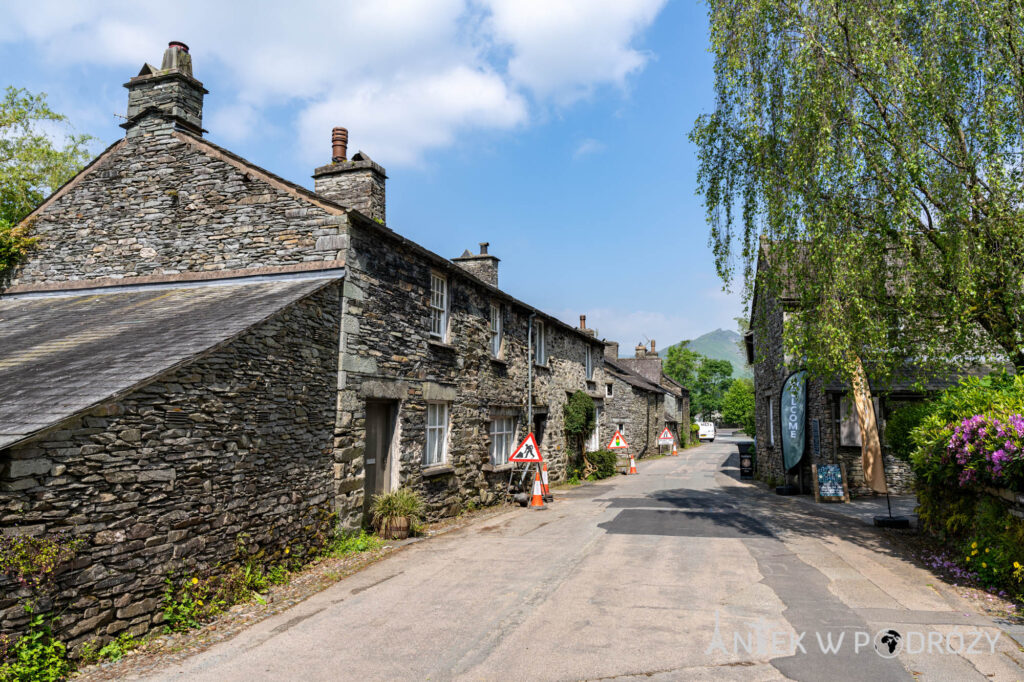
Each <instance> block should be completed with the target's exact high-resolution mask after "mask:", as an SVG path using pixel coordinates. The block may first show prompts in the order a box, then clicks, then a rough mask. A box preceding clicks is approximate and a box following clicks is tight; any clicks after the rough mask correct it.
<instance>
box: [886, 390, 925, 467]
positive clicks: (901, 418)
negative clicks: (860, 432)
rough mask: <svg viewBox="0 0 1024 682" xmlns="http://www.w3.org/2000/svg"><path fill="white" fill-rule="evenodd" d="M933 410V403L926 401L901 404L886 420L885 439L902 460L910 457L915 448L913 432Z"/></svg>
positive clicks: (896, 455)
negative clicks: (912, 437)
mask: <svg viewBox="0 0 1024 682" xmlns="http://www.w3.org/2000/svg"><path fill="white" fill-rule="evenodd" d="M929 412H931V405H930V404H929V403H925V402H919V403H906V404H904V405H900V406H899V407H897V408H896V409H895V410H893V413H892V414H891V415H889V418H888V419H886V421H885V440H886V443H887V444H888V445H889V448H890V449H891V450H892V454H893V455H894V456H895V457H898V458H899V459H902V460H908V459H910V453H911V452H913V450H914V442H913V440H912V439H911V437H910V436H911V432H912V431H913V430H914V429H916V428H917V427H918V426H919V425H920V424H921V422H922V421H923V420H924V418H925V417H926V416H928V414H929Z"/></svg>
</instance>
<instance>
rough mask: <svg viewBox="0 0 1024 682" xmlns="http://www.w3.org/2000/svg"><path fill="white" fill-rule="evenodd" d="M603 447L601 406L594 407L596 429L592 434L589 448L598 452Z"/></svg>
mask: <svg viewBox="0 0 1024 682" xmlns="http://www.w3.org/2000/svg"><path fill="white" fill-rule="evenodd" d="M600 449H601V408H600V407H596V406H595V407H594V431H593V432H592V433H591V434H590V443H588V444H587V450H589V451H590V452H597V451H598V450H600Z"/></svg>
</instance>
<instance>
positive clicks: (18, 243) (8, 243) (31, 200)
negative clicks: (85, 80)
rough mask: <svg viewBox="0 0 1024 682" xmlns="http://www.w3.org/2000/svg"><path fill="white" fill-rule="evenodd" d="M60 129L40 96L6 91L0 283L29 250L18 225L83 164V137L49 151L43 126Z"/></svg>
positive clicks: (0, 161)
mask: <svg viewBox="0 0 1024 682" xmlns="http://www.w3.org/2000/svg"><path fill="white" fill-rule="evenodd" d="M58 123H59V124H66V118H65V117H64V116H62V115H61V114H58V113H56V112H54V111H53V110H52V109H50V107H49V105H47V103H46V95H45V94H40V95H33V94H31V93H30V92H28V91H27V90H22V89H19V88H14V87H8V88H7V90H6V92H5V94H4V96H3V98H2V99H0V280H2V279H3V277H4V275H5V273H7V272H8V271H10V270H11V269H12V268H13V267H14V266H15V265H16V264H17V263H18V261H20V260H21V258H22V257H23V256H24V255H25V253H26V252H27V251H28V250H29V249H30V248H31V247H32V244H33V242H34V240H33V239H32V238H31V237H29V234H28V232H29V226H28V225H21V226H18V223H19V222H20V221H21V220H22V218H24V217H25V216H26V215H28V214H29V212H30V211H32V209H34V208H35V207H36V206H37V205H38V204H39V203H40V202H41V201H42V200H43V199H44V198H45V197H46V195H47V194H49V193H51V192H53V191H54V190H56V189H57V188H58V187H60V186H61V185H62V184H64V183H65V182H66V181H67V180H68V179H70V178H71V176H73V175H74V174H75V173H77V172H78V171H79V169H81V168H82V166H83V165H84V164H85V162H86V161H87V160H88V156H89V155H88V150H87V148H86V147H87V145H88V143H89V142H90V141H91V139H92V138H90V137H89V136H87V135H68V136H67V138H66V139H65V142H64V146H63V147H60V148H58V147H56V146H54V143H53V141H52V140H51V138H50V137H49V136H48V135H47V134H46V133H45V132H44V129H43V128H44V126H52V125H53V124H58Z"/></svg>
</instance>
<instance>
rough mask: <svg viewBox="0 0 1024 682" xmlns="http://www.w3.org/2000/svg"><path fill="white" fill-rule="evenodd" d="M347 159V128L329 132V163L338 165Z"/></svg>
mask: <svg viewBox="0 0 1024 682" xmlns="http://www.w3.org/2000/svg"><path fill="white" fill-rule="evenodd" d="M347 158H348V128H341V127H338V128H335V129H334V130H333V131H332V132H331V162H332V163H340V162H342V161H344V160H345V159H347Z"/></svg>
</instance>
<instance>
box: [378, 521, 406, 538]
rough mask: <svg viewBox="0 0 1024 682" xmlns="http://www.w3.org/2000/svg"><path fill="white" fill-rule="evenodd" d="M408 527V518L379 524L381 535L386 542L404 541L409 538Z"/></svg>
mask: <svg viewBox="0 0 1024 682" xmlns="http://www.w3.org/2000/svg"><path fill="white" fill-rule="evenodd" d="M410 525H411V524H410V523H409V517H408V516H400V517H393V518H389V519H385V521H384V523H383V524H381V529H380V531H381V535H383V536H384V537H385V538H386V539H388V540H404V539H406V538H407V537H409V527H410Z"/></svg>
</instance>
